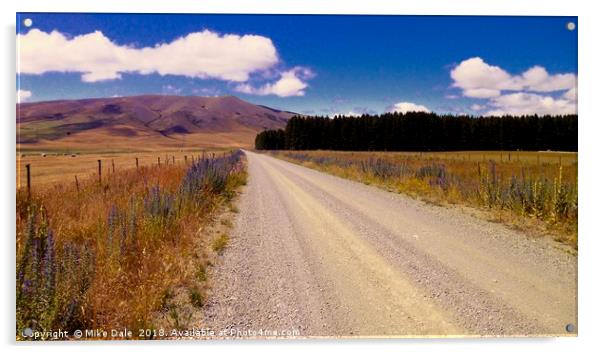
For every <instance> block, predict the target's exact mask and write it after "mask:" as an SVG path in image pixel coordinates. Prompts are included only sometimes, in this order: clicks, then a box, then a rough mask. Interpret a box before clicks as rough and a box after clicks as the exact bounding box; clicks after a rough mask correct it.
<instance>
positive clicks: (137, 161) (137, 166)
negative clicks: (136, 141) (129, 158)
mask: <svg viewBox="0 0 602 354" xmlns="http://www.w3.org/2000/svg"><path fill="white" fill-rule="evenodd" d="M136 170H138V158H137V157H136Z"/></svg>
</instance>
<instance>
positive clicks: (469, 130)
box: [255, 112, 577, 151]
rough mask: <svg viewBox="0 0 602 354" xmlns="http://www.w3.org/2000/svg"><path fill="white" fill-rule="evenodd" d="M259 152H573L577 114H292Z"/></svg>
mask: <svg viewBox="0 0 602 354" xmlns="http://www.w3.org/2000/svg"><path fill="white" fill-rule="evenodd" d="M255 148H256V149H259V150H317V149H321V150H347V151H457V150H528V151H542V150H556V151H577V115H566V116H537V115H530V116H520V117H516V116H503V117H471V116H454V115H437V114H435V113H424V112H409V113H405V114H402V113H385V114H381V115H363V116H361V117H346V116H337V117H334V118H329V117H321V116H295V117H293V118H291V119H290V120H289V121H288V123H287V125H286V128H285V129H279V130H266V131H263V132H261V133H259V134H258V135H257V136H256V138H255Z"/></svg>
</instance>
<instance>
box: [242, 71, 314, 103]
mask: <svg viewBox="0 0 602 354" xmlns="http://www.w3.org/2000/svg"><path fill="white" fill-rule="evenodd" d="M314 76H315V75H314V73H313V72H312V71H311V70H310V69H308V68H303V67H294V68H292V69H290V70H287V71H284V72H282V73H280V78H279V79H278V80H277V81H276V82H274V83H267V84H265V85H263V86H260V87H253V86H252V85H250V84H246V83H245V84H239V85H237V86H236V87H235V88H234V90H236V91H238V92H242V93H246V94H250V95H260V96H265V95H276V96H280V97H289V96H303V95H305V89H306V88H307V87H308V86H309V85H308V84H307V82H305V80H307V79H310V78H312V77H314Z"/></svg>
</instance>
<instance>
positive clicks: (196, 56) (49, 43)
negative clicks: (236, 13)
mask: <svg viewBox="0 0 602 354" xmlns="http://www.w3.org/2000/svg"><path fill="white" fill-rule="evenodd" d="M17 41H18V46H19V60H18V62H19V64H20V67H19V68H18V70H20V73H22V74H44V73H46V72H75V73H81V74H82V76H81V78H82V80H83V81H85V82H96V81H102V80H114V79H119V78H121V75H122V74H123V73H138V74H151V73H158V74H160V75H182V76H187V77H192V78H213V79H219V80H226V81H235V82H245V81H247V80H248V79H249V76H250V75H251V74H252V73H254V72H258V71H263V70H267V69H270V68H272V67H273V66H274V65H275V64H277V63H278V61H279V59H278V54H277V51H276V48H275V47H274V44H273V43H272V40H271V39H269V38H267V37H263V36H258V35H243V36H239V35H235V34H225V35H221V34H218V33H215V32H211V31H209V30H204V31H202V32H194V33H190V34H188V35H186V36H184V37H180V38H177V39H175V40H173V41H172V42H169V43H159V44H156V45H155V46H153V47H143V48H135V47H133V46H128V45H119V44H116V43H114V42H112V41H111V40H110V39H109V38H107V37H106V36H105V35H104V34H103V33H102V32H100V31H96V32H93V33H88V34H83V35H79V36H75V37H72V38H71V37H67V36H66V35H64V34H62V33H60V32H58V31H52V32H50V33H46V32H43V31H40V30H38V29H32V30H30V31H29V32H27V33H26V34H18V35H17Z"/></svg>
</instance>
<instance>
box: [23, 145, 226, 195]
mask: <svg viewBox="0 0 602 354" xmlns="http://www.w3.org/2000/svg"><path fill="white" fill-rule="evenodd" d="M230 152H231V150H225V149H211V150H190V151H179V150H177V151H176V150H165V151H153V152H149V151H140V152H119V151H117V152H103V151H97V152H86V153H82V154H77V155H73V154H71V153H68V154H67V153H57V152H54V153H44V152H36V153H33V152H23V151H21V153H20V154H18V155H17V188H21V187H23V186H25V185H26V183H27V174H26V169H25V166H26V165H27V164H29V165H30V166H31V167H30V168H31V183H32V186H33V187H34V188H37V187H40V186H41V187H46V186H47V185H48V184H55V183H60V184H62V183H65V181H68V182H72V183H75V176H77V177H78V179H86V178H89V177H92V176H98V160H101V161H102V174H103V176H109V175H110V174H112V173H113V165H114V166H115V171H123V170H126V169H132V168H136V158H138V165H139V166H152V165H157V164H158V163H159V161H158V159H161V164H165V163H167V164H168V165H171V164H173V163H174V159H175V163H176V164H182V163H184V159H185V157H186V159H187V160H188V162H192V159H193V158H194V160H197V159H199V158H202V157H203V155H205V156H206V157H211V156H212V154H215V155H216V156H221V155H223V154H224V153H230ZM43 155H45V156H43Z"/></svg>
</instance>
